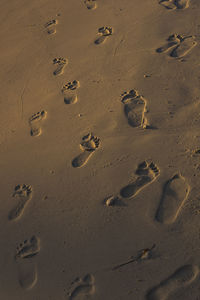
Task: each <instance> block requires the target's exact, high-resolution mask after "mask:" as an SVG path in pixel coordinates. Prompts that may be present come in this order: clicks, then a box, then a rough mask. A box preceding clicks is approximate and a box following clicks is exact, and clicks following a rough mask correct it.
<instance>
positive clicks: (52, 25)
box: [44, 19, 58, 34]
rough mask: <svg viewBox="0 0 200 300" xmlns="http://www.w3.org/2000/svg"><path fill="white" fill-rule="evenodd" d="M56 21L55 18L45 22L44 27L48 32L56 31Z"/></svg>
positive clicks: (53, 32)
mask: <svg viewBox="0 0 200 300" xmlns="http://www.w3.org/2000/svg"><path fill="white" fill-rule="evenodd" d="M57 24H58V21H57V20H56V19H53V20H50V21H49V22H47V23H46V24H45V25H44V27H45V28H46V29H47V33H48V34H55V33H56V25H57Z"/></svg>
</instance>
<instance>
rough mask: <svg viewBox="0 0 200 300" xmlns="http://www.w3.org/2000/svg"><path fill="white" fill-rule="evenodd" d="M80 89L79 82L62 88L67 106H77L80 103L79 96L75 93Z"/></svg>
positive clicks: (70, 83) (75, 81)
mask: <svg viewBox="0 0 200 300" xmlns="http://www.w3.org/2000/svg"><path fill="white" fill-rule="evenodd" d="M79 87H80V83H79V81H78V80H74V81H72V82H71V81H70V82H68V83H67V84H65V85H64V86H63V88H62V93H63V95H64V102H65V104H75V103H76V102H77V101H78V96H77V94H76V92H75V90H76V89H78V88H79Z"/></svg>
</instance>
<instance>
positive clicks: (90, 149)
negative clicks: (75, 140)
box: [72, 133, 100, 168]
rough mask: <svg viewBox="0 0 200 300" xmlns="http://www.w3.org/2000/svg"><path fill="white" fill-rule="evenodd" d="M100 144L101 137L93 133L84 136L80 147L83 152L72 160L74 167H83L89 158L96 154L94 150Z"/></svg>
mask: <svg viewBox="0 0 200 300" xmlns="http://www.w3.org/2000/svg"><path fill="white" fill-rule="evenodd" d="M99 146H100V139H99V138H98V137H95V136H93V135H92V134H91V133H89V134H88V135H86V136H84V137H83V138H82V142H81V144H80V148H81V150H82V153H81V154H79V155H78V156H77V157H75V158H74V159H73V161H72V166H73V167H74V168H80V167H83V166H84V165H85V164H86V163H87V162H88V160H89V158H90V157H91V156H92V154H94V152H95V151H96V150H97V149H98V148H99Z"/></svg>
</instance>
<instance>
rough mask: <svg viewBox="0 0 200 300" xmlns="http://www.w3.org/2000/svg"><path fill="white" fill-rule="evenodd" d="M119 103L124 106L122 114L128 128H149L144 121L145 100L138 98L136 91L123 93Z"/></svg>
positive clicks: (145, 120)
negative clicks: (125, 118) (124, 116)
mask: <svg viewBox="0 0 200 300" xmlns="http://www.w3.org/2000/svg"><path fill="white" fill-rule="evenodd" d="M121 102H122V103H123V104H124V113H125V115H126V117H127V120H128V123H129V125H130V126H132V127H142V128H147V127H149V125H147V119H146V111H147V103H146V99H144V98H143V97H142V96H140V95H139V94H138V92H137V91H136V90H130V91H129V92H125V93H123V94H122V95H121Z"/></svg>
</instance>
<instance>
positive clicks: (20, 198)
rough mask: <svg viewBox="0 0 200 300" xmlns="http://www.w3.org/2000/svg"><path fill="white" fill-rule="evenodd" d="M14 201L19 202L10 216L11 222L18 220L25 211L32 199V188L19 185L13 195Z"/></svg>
mask: <svg viewBox="0 0 200 300" xmlns="http://www.w3.org/2000/svg"><path fill="white" fill-rule="evenodd" d="M13 197H14V200H15V201H17V204H16V205H15V207H14V208H13V209H12V210H11V211H10V213H9V215H8V219H9V220H11V221H12V220H17V219H18V218H20V217H21V216H22V214H23V212H24V209H25V207H26V205H27V204H28V202H29V201H30V199H31V198H32V187H31V186H30V185H27V184H19V185H17V186H16V187H15V190H14V193H13Z"/></svg>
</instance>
